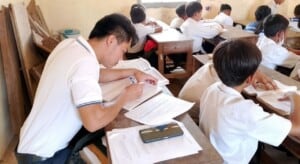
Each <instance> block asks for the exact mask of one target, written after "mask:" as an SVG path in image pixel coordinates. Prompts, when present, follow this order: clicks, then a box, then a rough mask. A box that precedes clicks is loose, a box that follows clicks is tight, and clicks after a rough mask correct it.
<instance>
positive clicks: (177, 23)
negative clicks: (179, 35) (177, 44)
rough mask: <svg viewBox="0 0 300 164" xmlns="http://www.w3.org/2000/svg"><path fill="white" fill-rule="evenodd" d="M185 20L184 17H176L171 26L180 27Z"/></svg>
mask: <svg viewBox="0 0 300 164" xmlns="http://www.w3.org/2000/svg"><path fill="white" fill-rule="evenodd" d="M183 22H184V20H183V19H182V18H180V17H176V18H174V19H173V20H172V21H171V23H170V27H171V28H180V26H181V25H182V23H183Z"/></svg>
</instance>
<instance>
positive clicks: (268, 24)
mask: <svg viewBox="0 0 300 164" xmlns="http://www.w3.org/2000/svg"><path fill="white" fill-rule="evenodd" d="M263 26H264V34H265V35H266V36H267V37H273V36H275V35H276V34H277V33H278V32H280V31H285V30H286V29H287V28H288V26H289V21H288V20H287V19H286V18H285V17H284V16H282V15H280V14H274V15H269V16H268V17H267V18H266V19H265V20H264V25H263Z"/></svg>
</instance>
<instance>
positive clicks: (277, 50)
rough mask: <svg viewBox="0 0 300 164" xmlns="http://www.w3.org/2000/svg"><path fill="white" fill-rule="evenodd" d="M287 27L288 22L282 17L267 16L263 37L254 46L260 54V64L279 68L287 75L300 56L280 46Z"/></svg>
mask: <svg viewBox="0 0 300 164" xmlns="http://www.w3.org/2000/svg"><path fill="white" fill-rule="evenodd" d="M288 25H289V22H288V20H287V19H286V18H285V17H283V16H282V15H279V14H275V15H270V16H268V17H267V18H266V20H265V21H264V35H261V36H260V37H259V38H258V42H257V44H256V45H257V46H258V48H259V49H260V50H261V52H262V57H263V59H262V62H261V64H262V65H264V66H266V67H268V68H271V69H275V68H276V67H278V66H281V67H283V69H287V71H285V70H283V72H282V73H284V74H287V75H289V72H290V70H291V69H293V67H294V66H295V65H296V63H297V62H298V61H299V60H300V56H298V55H296V54H294V53H292V52H290V51H288V50H287V49H286V48H284V47H283V46H282V45H283V43H284V40H285V37H286V31H287V28H288Z"/></svg>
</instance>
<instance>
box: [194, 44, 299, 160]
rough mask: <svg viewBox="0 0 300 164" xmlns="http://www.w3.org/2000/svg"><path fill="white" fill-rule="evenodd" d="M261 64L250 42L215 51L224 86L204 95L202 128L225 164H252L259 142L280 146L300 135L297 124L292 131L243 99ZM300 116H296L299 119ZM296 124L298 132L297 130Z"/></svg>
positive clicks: (222, 46) (286, 123) (286, 122)
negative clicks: (243, 93) (285, 140)
mask: <svg viewBox="0 0 300 164" xmlns="http://www.w3.org/2000/svg"><path fill="white" fill-rule="evenodd" d="M260 61H261V53H260V51H259V49H258V48H257V47H256V46H255V45H254V44H251V43H249V42H247V41H243V40H235V41H229V42H224V43H222V44H220V45H219V46H217V47H216V49H215V52H214V56H213V63H214V68H215V70H216V72H217V74H218V77H219V78H220V80H221V82H216V83H215V84H213V85H211V86H210V87H209V88H207V90H206V91H204V93H203V95H202V97H201V100H200V101H201V104H200V109H201V110H200V121H199V125H200V127H201V129H202V130H203V132H204V133H205V135H206V136H207V137H208V138H209V140H210V142H211V143H212V145H213V146H214V147H215V148H216V149H217V151H218V152H219V153H220V154H221V156H222V157H223V159H224V162H225V163H241V164H246V163H249V162H250V160H251V158H252V156H253V155H254V153H255V152H256V149H257V146H258V141H261V142H265V143H268V144H271V145H274V146H278V145H279V144H280V143H281V142H282V141H283V140H284V139H285V137H286V136H287V135H288V134H297V135H299V134H298V133H299V131H298V130H299V129H298V128H299V127H298V125H297V124H296V123H297V122H293V127H292V124H291V121H289V120H287V119H285V118H283V117H280V116H278V115H275V114H270V113H267V112H264V111H263V109H262V108H261V107H260V106H259V105H258V104H256V103H254V102H253V101H252V100H246V99H244V98H243V96H242V94H241V92H242V90H243V89H244V88H245V87H247V86H248V85H249V84H250V83H251V81H252V80H253V78H254V77H255V73H256V71H257V68H258V66H259V64H260ZM297 97H298V100H299V98H300V97H299V95H298V96H297ZM298 108H299V106H297V107H295V110H296V109H298ZM298 112H299V111H298V110H297V112H296V113H293V114H292V115H293V116H297V119H299V118H298V117H299V115H298ZM294 124H295V125H297V126H295V127H298V128H295V129H293V128H294ZM294 130H295V131H294ZM295 132H297V133H295Z"/></svg>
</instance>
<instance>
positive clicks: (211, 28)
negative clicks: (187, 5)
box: [180, 18, 222, 52]
mask: <svg viewBox="0 0 300 164" xmlns="http://www.w3.org/2000/svg"><path fill="white" fill-rule="evenodd" d="M180 29H181V31H182V33H183V34H184V35H185V36H187V37H189V38H192V39H193V52H199V51H200V50H201V51H202V52H205V51H204V50H203V48H202V41H203V38H207V39H211V38H214V37H215V36H217V35H218V34H220V33H221V32H222V26H221V25H220V24H218V23H216V22H213V21H206V20H200V21H195V20H194V19H192V18H188V19H186V20H185V21H184V23H183V24H182V25H181V26H180Z"/></svg>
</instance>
